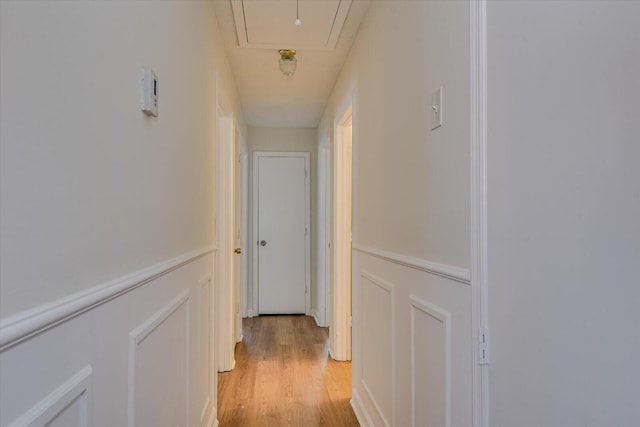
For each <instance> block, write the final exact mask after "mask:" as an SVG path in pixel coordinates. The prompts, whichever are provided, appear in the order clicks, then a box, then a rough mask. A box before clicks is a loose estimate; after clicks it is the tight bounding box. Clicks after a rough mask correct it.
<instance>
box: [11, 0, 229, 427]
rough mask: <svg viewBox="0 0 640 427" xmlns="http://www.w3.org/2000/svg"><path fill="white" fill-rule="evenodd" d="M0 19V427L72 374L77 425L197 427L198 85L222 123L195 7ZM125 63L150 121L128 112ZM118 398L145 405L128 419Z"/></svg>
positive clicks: (202, 156) (212, 48) (57, 11)
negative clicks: (85, 395) (150, 93)
mask: <svg viewBox="0 0 640 427" xmlns="http://www.w3.org/2000/svg"><path fill="white" fill-rule="evenodd" d="M0 15H1V17H0V19H1V25H0V29H1V30H0V31H1V36H0V52H1V53H0V54H1V58H0V92H1V93H2V98H1V100H0V123H1V125H0V129H1V130H0V132H1V133H0V136H1V190H2V191H1V196H0V197H1V203H0V209H1V218H2V221H1V237H0V250H1V261H0V279H1V282H0V293H1V298H0V319H2V320H1V326H0V334H1V335H0V337H1V338H2V343H3V344H6V343H9V344H10V345H9V346H8V347H7V346H5V347H4V348H3V349H2V350H1V353H0V361H1V363H0V376H1V377H2V385H1V387H0V406H1V408H0V409H1V410H0V425H3V426H4V425H8V424H9V423H10V422H11V421H12V420H13V419H15V418H16V417H18V416H20V415H21V414H24V413H25V411H27V410H29V408H32V407H33V406H34V405H36V404H37V402H41V400H42V399H43V398H44V397H45V396H47V395H48V394H49V393H51V392H52V391H53V390H55V389H56V388H57V387H59V386H60V385H62V384H64V383H65V381H67V380H68V379H69V378H71V377H72V376H73V375H74V374H75V373H76V372H80V371H81V369H82V368H83V367H84V366H86V365H90V366H91V368H92V373H91V375H90V381H89V382H90V389H91V390H90V394H91V395H92V399H93V404H91V405H89V406H88V408H89V409H88V410H89V414H88V415H89V417H90V419H91V421H92V422H93V425H104V426H114V425H125V424H126V419H127V411H128V410H130V411H132V413H133V414H134V415H135V416H136V417H143V418H144V417H148V416H154V414H155V412H156V411H158V408H161V407H163V405H165V404H167V408H171V412H172V414H173V415H172V416H171V417H170V418H167V419H170V420H171V422H173V425H175V424H178V423H179V424H180V425H186V423H185V417H187V416H188V417H189V418H190V421H189V425H200V418H201V415H205V418H207V419H205V420H204V422H205V423H206V422H208V421H209V420H208V417H209V415H210V414H213V415H215V411H212V409H215V383H211V382H210V381H212V380H215V376H214V375H210V374H211V373H210V372H209V367H210V366H212V365H211V363H212V361H211V360H210V357H211V353H210V346H209V344H210V343H211V338H212V336H211V321H210V320H211V319H210V318H211V314H212V313H211V310H212V307H211V302H212V301H211V300H212V295H213V289H212V288H211V287H210V286H209V282H208V280H207V278H208V277H213V271H212V270H213V263H214V261H213V257H214V256H213V252H212V247H213V244H214V235H213V231H214V230H213V216H214V215H213V206H214V194H213V193H214V191H213V189H214V185H213V155H214V135H215V120H214V117H215V110H214V104H215V97H214V91H215V87H214V86H215V73H216V71H217V72H218V73H219V76H220V78H219V81H220V88H219V89H220V90H221V91H222V92H223V93H224V97H225V98H226V99H227V100H228V101H229V102H230V103H231V105H232V108H233V109H234V110H235V111H236V114H239V110H238V106H237V100H236V99H237V97H236V90H235V84H234V82H233V78H232V76H231V74H230V69H229V66H228V64H227V61H226V57H225V55H224V53H223V52H224V48H223V44H222V42H221V39H220V36H219V34H218V30H217V22H216V18H215V16H214V10H213V5H212V4H211V2H208V1H190V2H154V4H153V7H150V6H149V2H146V1H129V2H4V1H3V2H1V5H0ZM141 66H147V67H150V68H152V69H153V70H154V71H155V72H156V74H157V75H158V77H159V114H160V115H159V117H158V118H148V117H146V116H145V115H144V114H143V113H142V112H141V111H140V109H139V103H138V70H139V68H140V67H141ZM237 119H238V120H240V121H241V117H240V116H238V117H237ZM135 285H140V287H138V288H136V289H135V290H131V291H130V292H126V293H124V294H121V293H119V292H118V290H119V289H120V290H122V289H129V287H130V286H135ZM185 292H188V297H186V298H187V299H183V300H180V301H181V302H180V303H179V304H178V305H177V306H175V307H173V308H175V310H172V309H171V310H168V311H167V310H165V308H171V306H167V304H169V303H170V302H172V301H174V300H175V298H176V297H178V296H181V295H182V296H185V295H187V294H185ZM112 297H113V298H114V299H111V298H112ZM92 301H94V302H95V301H98V302H100V303H101V305H98V306H93V305H92V303H91V302H92ZM83 307H84V308H83ZM84 309H88V310H89V311H86V312H83V311H82V310H84ZM78 310H80V311H78ZM65 313H66V314H65ZM68 314H78V317H74V318H73V319H71V320H68V321H66V322H64V323H62V324H60V325H58V326H55V327H53V328H52V329H48V330H46V331H44V332H41V333H39V334H38V335H36V336H33V337H31V338H29V339H27V340H26V341H23V342H21V343H18V344H16V343H15V342H13V338H11V337H14V338H15V337H18V336H23V335H24V334H25V333H28V332H29V331H33V330H39V328H41V327H43V326H47V325H49V326H51V325H50V322H52V321H55V319H60V318H63V317H64V316H65V315H68ZM155 315H159V316H160V317H159V318H158V319H157V320H158V321H159V322H160V321H162V322H160V323H159V325H158V327H157V328H156V329H153V330H152V331H151V333H150V335H148V338H147V339H146V340H143V341H141V342H140V343H139V345H135V343H133V344H132V343H130V342H129V338H130V333H131V334H133V335H132V336H135V335H136V328H138V327H140V326H143V325H145V322H147V321H149V320H153V319H154V316H155ZM162 315H167V317H166V319H165V318H164V317H162ZM171 342H173V343H177V345H174V346H170V345H169V346H168V344H167V343H171ZM12 343H13V344H12ZM165 347H166V348H165ZM135 349H137V350H136V351H137V353H136V354H137V356H136V358H135V359H133V360H134V361H133V362H130V361H128V357H129V356H130V355H131V354H133V353H131V352H133V351H134V350H135ZM165 350H166V351H165ZM148 352H151V353H148ZM156 352H159V353H160V354H163V356H164V357H155V356H154V357H151V356H150V355H151V354H152V353H156ZM177 361H180V363H177ZM183 362H184V363H183ZM130 369H132V371H131V372H129V370H130ZM86 372H87V371H85V373H86ZM151 380H153V381H152V382H149V381H151ZM130 381H131V382H130ZM186 381H188V385H187V384H186V383H185V382H186ZM175 384H182V385H184V386H185V388H182V386H180V387H179V388H176V387H174V386H175ZM136 387H137V390H138V391H140V390H141V389H142V390H147V391H148V394H147V395H146V396H145V397H144V398H143V399H142V400H137V401H136V402H135V405H128V404H127V396H128V393H129V392H130V391H131V390H133V389H136ZM152 390H153V392H151V391H152ZM207 397H209V398H211V399H212V400H210V401H209V403H208V404H207V400H206V398H207ZM78 402H79V401H78ZM169 402H171V405H172V406H171V405H169ZM78 405H80V406H78ZM81 406H82V403H78V404H74V405H72V406H71V408H76V409H77V408H79V407H81ZM128 408H129V409H128ZM145 408H147V409H145ZM151 408H153V411H151ZM203 408H207V409H206V411H205V413H204V414H202V413H201V410H202V409H203ZM74 410H75V409H74ZM54 412H55V411H54ZM52 414H53V415H52ZM54 415H55V413H50V414H49V415H46V417H48V416H54ZM72 415H73V414H72V413H70V412H68V413H65V414H63V415H61V418H59V419H58V421H57V422H62V423H63V424H64V423H67V424H68V423H69V422H70V421H69V417H72ZM156 415H157V414H156ZM176 417H177V418H176ZM62 419H64V420H66V421H60V420H62ZM138 421H139V423H138V424H140V423H142V424H145V423H146V424H147V425H152V424H155V423H154V422H153V421H151V420H150V419H148V420H147V421H141V420H140V419H138ZM74 422H78V419H77V418H76V419H75V421H74Z"/></svg>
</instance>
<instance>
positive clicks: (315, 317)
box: [311, 310, 322, 328]
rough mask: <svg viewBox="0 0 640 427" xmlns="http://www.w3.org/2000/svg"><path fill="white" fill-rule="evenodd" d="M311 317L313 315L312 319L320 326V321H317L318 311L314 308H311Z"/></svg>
mask: <svg viewBox="0 0 640 427" xmlns="http://www.w3.org/2000/svg"><path fill="white" fill-rule="evenodd" d="M311 317H313V320H314V321H315V322H316V326H317V327H319V328H321V327H322V325H320V322H319V321H318V313H317V312H316V311H315V310H311Z"/></svg>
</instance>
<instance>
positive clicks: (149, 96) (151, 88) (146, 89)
mask: <svg viewBox="0 0 640 427" xmlns="http://www.w3.org/2000/svg"><path fill="white" fill-rule="evenodd" d="M140 108H141V109H142V111H144V112H145V113H146V114H147V115H149V116H153V117H158V76H156V74H155V73H154V72H153V71H151V70H150V69H148V68H142V69H141V70H140Z"/></svg>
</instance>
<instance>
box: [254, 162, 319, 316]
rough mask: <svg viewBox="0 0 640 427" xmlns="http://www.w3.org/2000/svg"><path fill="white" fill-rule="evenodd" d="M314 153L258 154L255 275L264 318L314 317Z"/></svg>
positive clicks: (256, 163)
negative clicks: (311, 169)
mask: <svg viewBox="0 0 640 427" xmlns="http://www.w3.org/2000/svg"><path fill="white" fill-rule="evenodd" d="M309 159H310V154H309V153H308V152H254V154H253V179H254V185H253V192H254V196H253V200H254V202H253V239H252V240H253V242H255V243H254V244H255V246H254V257H253V272H254V295H257V297H258V298H257V299H258V301H257V310H258V314H292V313H304V314H309V306H310V293H309V282H310V231H311V229H310V218H309V211H310V185H309V162H310V160H309Z"/></svg>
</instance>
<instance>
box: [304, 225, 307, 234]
mask: <svg viewBox="0 0 640 427" xmlns="http://www.w3.org/2000/svg"><path fill="white" fill-rule="evenodd" d="M304 235H305V236H306V235H307V227H305V228H304Z"/></svg>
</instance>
